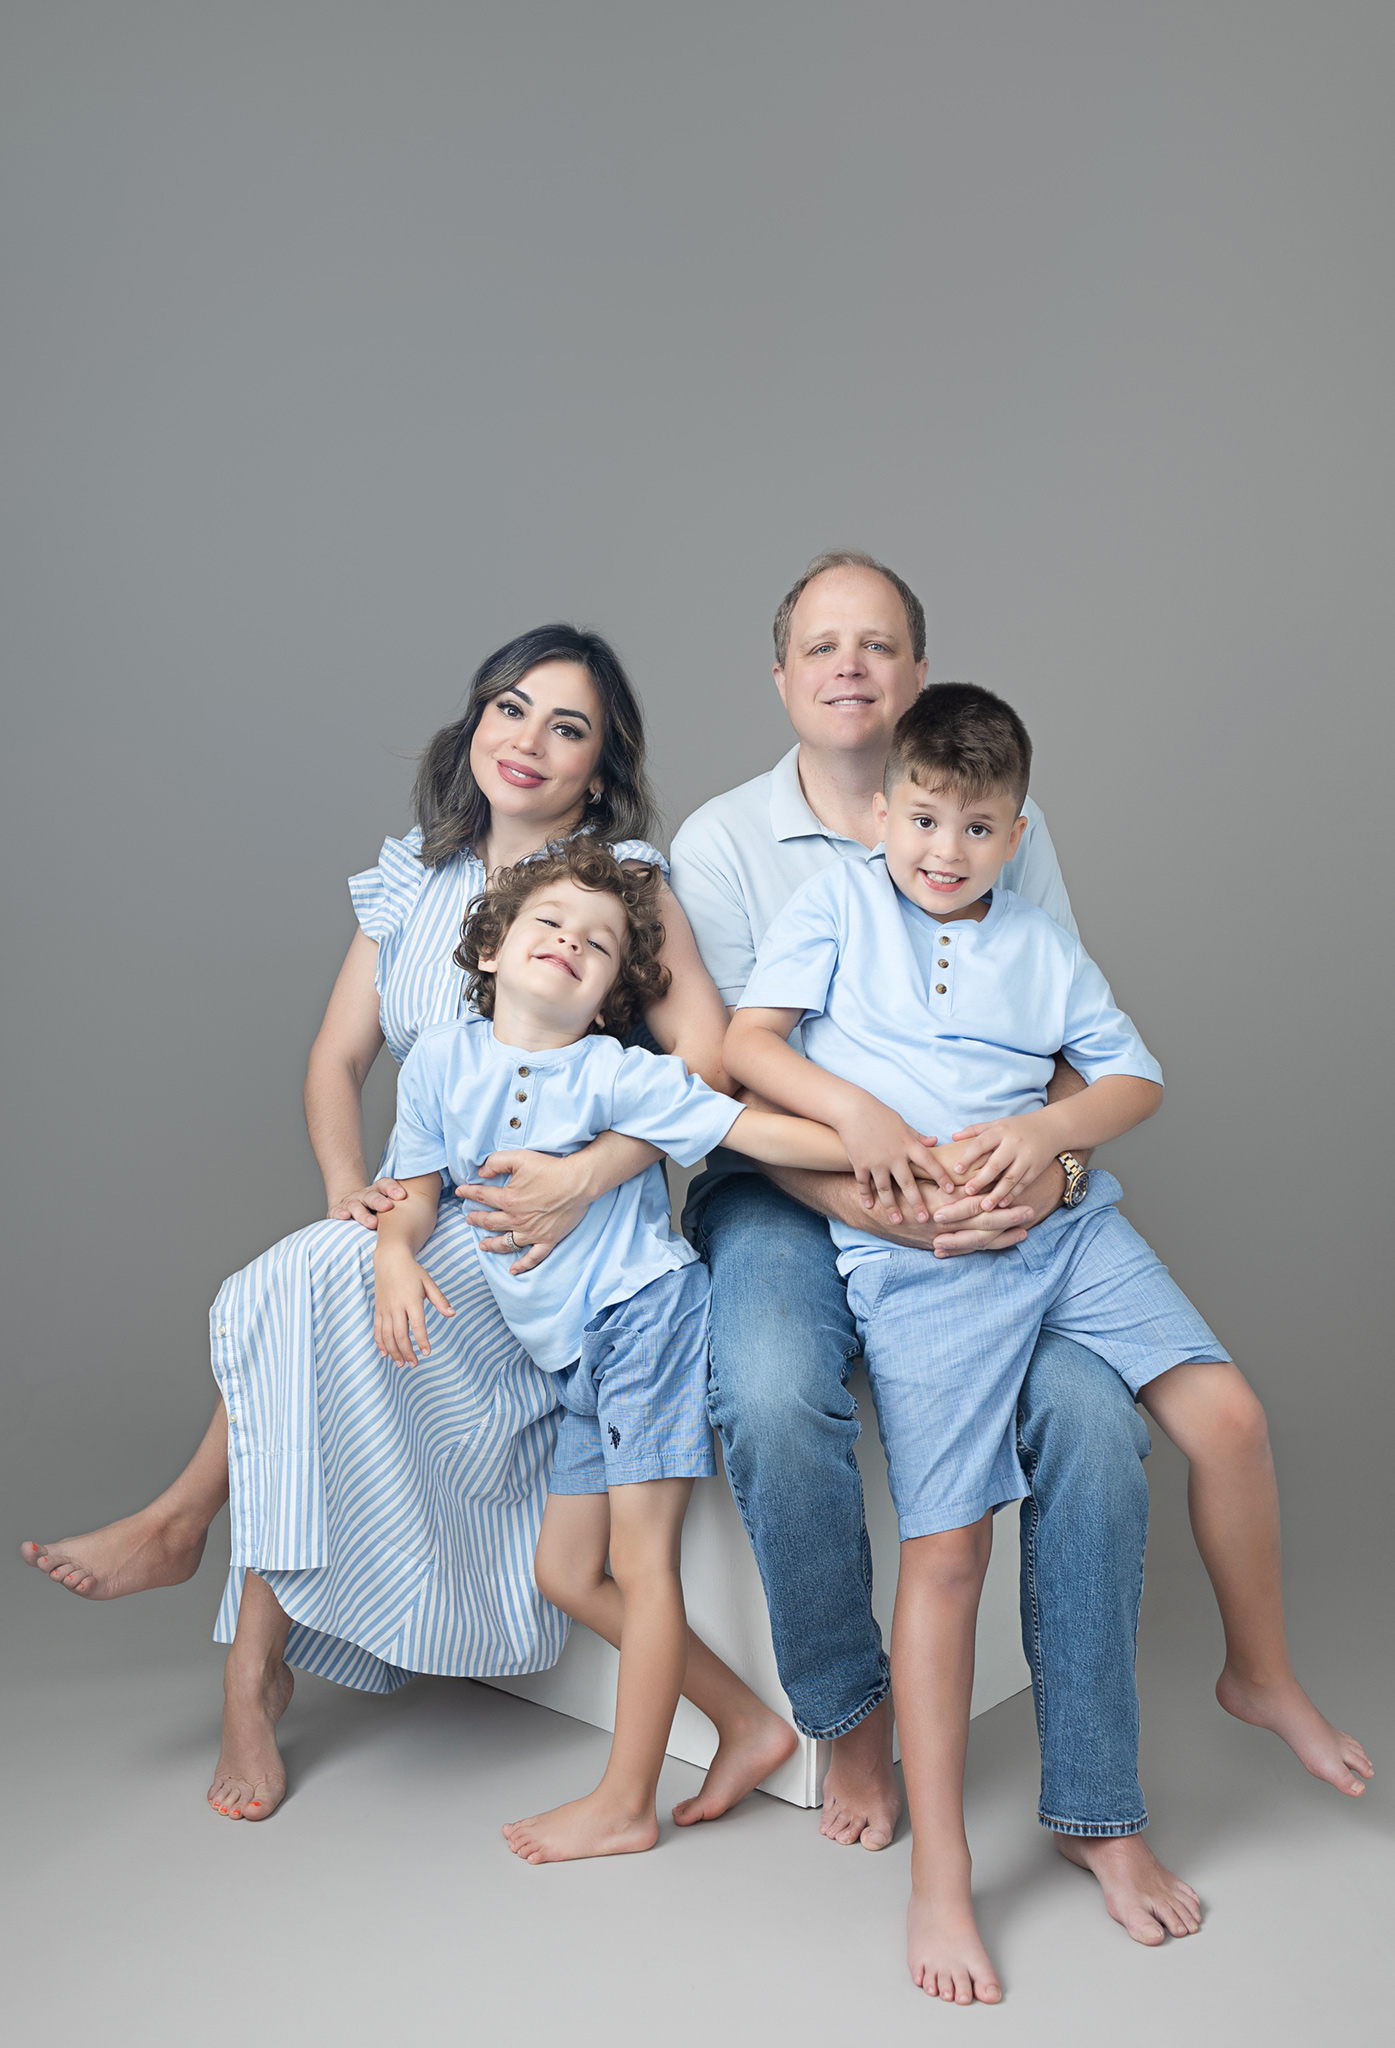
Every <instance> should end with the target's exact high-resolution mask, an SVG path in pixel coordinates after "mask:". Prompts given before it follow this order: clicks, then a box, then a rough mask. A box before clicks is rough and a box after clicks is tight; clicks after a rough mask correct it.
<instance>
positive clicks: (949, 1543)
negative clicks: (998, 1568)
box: [901, 1515, 993, 1600]
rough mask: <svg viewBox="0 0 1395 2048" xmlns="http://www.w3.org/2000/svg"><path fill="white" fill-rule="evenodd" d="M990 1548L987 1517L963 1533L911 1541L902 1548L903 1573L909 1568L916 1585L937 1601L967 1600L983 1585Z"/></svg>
mask: <svg viewBox="0 0 1395 2048" xmlns="http://www.w3.org/2000/svg"><path fill="white" fill-rule="evenodd" d="M992 1548H993V1517H992V1516H991V1515H986V1516H985V1517H984V1518H983V1520H982V1521H981V1522H975V1523H973V1524H972V1525H971V1526H970V1527H968V1528H965V1529H942V1530H940V1531H939V1532H938V1533H937V1534H935V1535H933V1536H913V1537H911V1538H910V1539H909V1540H908V1541H907V1542H906V1543H903V1544H902V1546H901V1551H902V1570H903V1571H905V1570H906V1568H907V1566H909V1567H910V1574H911V1576H912V1577H913V1579H914V1580H915V1582H916V1583H917V1584H918V1585H919V1586H920V1587H921V1588H922V1590H924V1591H926V1592H930V1593H933V1594H934V1595H935V1597H936V1598H937V1599H942V1600H962V1599H967V1598H971V1597H975V1596H976V1595H977V1593H978V1590H979V1588H980V1586H981V1585H982V1584H983V1575H984V1573H985V1572H986V1571H987V1569H988V1558H989V1553H990V1552H991V1551H992Z"/></svg>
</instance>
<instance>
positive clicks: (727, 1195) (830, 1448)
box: [672, 553, 1200, 1946]
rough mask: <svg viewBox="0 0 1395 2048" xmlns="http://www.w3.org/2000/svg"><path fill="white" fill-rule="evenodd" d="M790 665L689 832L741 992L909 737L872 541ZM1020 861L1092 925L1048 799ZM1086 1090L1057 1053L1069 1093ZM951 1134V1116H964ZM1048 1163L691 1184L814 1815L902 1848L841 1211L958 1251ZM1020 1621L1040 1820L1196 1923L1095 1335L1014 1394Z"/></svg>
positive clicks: (796, 624) (1069, 1849)
mask: <svg viewBox="0 0 1395 2048" xmlns="http://www.w3.org/2000/svg"><path fill="white" fill-rule="evenodd" d="M775 656H776V659H775V667H774V675H775V684H776V688H777V689H778V690H779V692H780V697H781V701H782V702H783V704H784V707H785V710H786V712H787V713H788V715H789V719H790V723H791V725H792V726H793V727H794V731H795V735H796V741H797V744H796V745H795V746H794V747H793V748H792V749H791V751H790V752H789V753H788V754H786V755H785V757H784V759H783V760H782V761H780V762H779V763H778V764H777V766H776V767H775V768H774V769H773V770H772V771H771V772H770V773H769V774H766V775H761V776H757V777H756V778H755V780H754V781H752V782H748V783H745V784H743V785H742V786H741V787H740V788H737V789H734V790H731V791H729V792H728V793H727V794H726V795H725V796H720V797H716V798H714V799H713V801H712V802H710V803H708V804H704V805H703V806H702V807H701V809H699V810H698V811H696V812H695V813H694V814H693V816H692V817H691V818H689V819H688V821H687V822H686V824H684V825H683V827H682V828H681V829H680V831H679V833H678V835H677V838H676V839H675V841H674V845H673V873H672V880H673V887H674V890H675V893H676V894H677V896H678V898H679V900H680V902H681V903H682V905H683V908H684V910H685V911H686V913H687V915H688V917H689V919H690V921H691V923H692V926H693V930H694V933H695V935H696V938H697V942H698V946H699V949H700V951H701V952H702V955H703V959H704V960H705V962H706V964H707V967H708V971H709V972H710V973H711V975H712V977H713V979H714V981H715V982H716V983H717V986H718V988H719V989H720V991H721V993H722V996H723V999H724V1001H725V1002H726V1003H727V1005H728V1007H733V1006H734V1005H735V1004H736V1003H737V1002H738V1001H739V999H740V996H741V992H742V990H743V988H744V986H745V983H746V980H747V978H748V976H749V974H750V971H751V968H752V966H753V965H754V962H755V955H756V949H757V948H758V946H759V944H760V941H761V939H762V937H763V936H764V933H765V930H766V928H767V926H768V925H769V923H770V921H771V919H772V918H773V917H774V916H775V914H776V912H777V911H778V910H779V909H781V908H782V907H783V905H784V903H785V902H786V901H787V900H788V898H789V897H790V896H791V895H792V894H793V892H794V891H795V890H796V889H797V888H798V887H799V886H800V884H801V883H802V882H803V881H805V880H806V879H807V878H808V877H809V876H810V875H812V874H815V873H817V872H819V871H820V869H822V868H824V867H826V866H828V865H829V864H830V863H831V862H833V861H837V860H866V859H867V858H868V857H869V855H870V853H871V851H872V849H873V848H874V846H875V845H876V844H877V840H878V836H879V835H878V832H877V829H876V825H875V821H874V817H873V808H872V800H873V798H874V797H875V796H876V794H877V792H878V791H879V790H880V788H881V784H882V771H883V768H884V766H885V762H886V756H887V751H888V748H889V746H890V742H891V735H892V731H893V729H894V727H895V725H896V722H897V720H898V718H899V717H900V716H901V714H902V712H903V711H905V710H906V709H907V708H908V706H909V705H910V704H911V703H912V702H913V701H914V699H915V697H916V695H917V694H918V692H919V691H920V689H921V688H922V686H923V685H924V682H925V677H926V669H927V663H926V656H925V615H924V611H923V609H922V607H921V605H920V602H919V600H918V599H917V598H916V596H915V594H914V592H912V591H911V590H910V589H909V588H908V587H907V585H906V584H905V583H904V582H903V581H902V580H901V578H900V577H899V576H896V575H895V574H894V573H893V572H892V571H891V570H889V569H887V568H885V567H883V565H882V564H880V563H878V562H875V561H873V560H872V559H871V557H870V556H867V555H862V554H855V553H838V554H828V555H821V556H819V557H818V558H817V559H816V560H815V561H814V562H812V563H811V564H810V565H809V568H808V569H807V570H806V571H805V573H804V575H803V576H802V577H801V578H800V580H799V581H798V582H797V583H796V584H795V586H794V588H793V589H792V590H791V591H790V593H789V594H788V596H787V597H786V598H785V600H784V602H783V604H782V605H781V606H780V609H779V611H778V612H777V614H776V618H775ZM1026 811H1027V816H1028V819H1029V821H1030V822H1029V824H1028V828H1027V831H1026V833H1025V834H1024V837H1023V840H1022V843H1021V846H1020V847H1019V850H1018V852H1017V855H1016V857H1015V858H1014V860H1013V861H1012V862H1011V863H1010V865H1009V866H1008V867H1007V869H1006V870H1005V871H1004V880H1005V882H1006V884H1007V886H1008V887H1010V888H1012V889H1014V890H1015V891H1016V892H1017V893H1018V894H1019V895H1021V896H1023V897H1025V898H1026V899H1027V900H1028V901H1029V902H1032V903H1036V904H1039V905H1040V906H1041V908H1043V909H1044V910H1046V911H1047V912H1049V914H1050V915H1051V916H1052V917H1054V918H1055V919H1056V920H1057V921H1058V922H1059V923H1061V924H1064V925H1066V926H1068V927H1069V928H1070V929H1071V930H1072V931H1073V930H1074V928H1075V927H1074V921H1073V919H1072V917H1071V913H1070V904H1069V900H1068V898H1067V896H1066V891H1065V887H1064V884H1063V882H1062V880H1061V875H1060V870H1059V868H1058V866H1057V862H1056V856H1055V852H1054V849H1053V848H1052V845H1051V839H1050V835H1049V834H1048V832H1047V829H1046V825H1045V821H1044V820H1043V818H1042V815H1041V812H1040V811H1039V810H1038V809H1037V807H1036V806H1035V805H1034V804H1033V803H1032V801H1031V799H1030V798H1029V799H1028V800H1027V804H1026ZM1081 1085H1083V1084H1082V1083H1081V1082H1080V1079H1079V1077H1078V1076H1077V1075H1075V1074H1073V1073H1072V1071H1071V1070H1070V1068H1069V1067H1065V1066H1064V1065H1060V1066H1058V1071H1057V1076H1056V1079H1055V1081H1054V1082H1053V1084H1052V1091H1051V1092H1052V1096H1053V1099H1054V1098H1055V1097H1057V1096H1059V1094H1060V1093H1061V1092H1071V1091H1073V1090H1074V1089H1076V1088H1078V1087H1080V1086H1081ZM936 1135H938V1136H941V1137H944V1136H947V1135H948V1134H947V1133H944V1132H941V1133H937V1134H936ZM1065 1179H1066V1169H1065V1167H1064V1166H1063V1165H1061V1164H1060V1163H1059V1162H1058V1163H1054V1164H1053V1165H1052V1166H1051V1167H1050V1168H1049V1169H1048V1171H1047V1173H1046V1174H1045V1175H1044V1176H1043V1177H1042V1179H1041V1180H1040V1181H1038V1182H1036V1183H1034V1184H1033V1185H1032V1186H1031V1187H1029V1188H1027V1189H1025V1190H1023V1196H1024V1199H1023V1201H1022V1203H1021V1204H1020V1206H1017V1207H1014V1208H1013V1209H1010V1210H1000V1211H994V1212H990V1214H989V1215H987V1216H984V1215H978V1214H976V1213H975V1211H976V1206H977V1205H976V1204H974V1203H969V1202H962V1201H961V1202H955V1203H948V1204H947V1203H946V1202H945V1201H944V1198H943V1197H942V1196H941V1195H940V1194H939V1193H938V1191H937V1190H935V1189H926V1191H925V1194H926V1208H927V1211H928V1212H929V1220H928V1221H927V1222H925V1223H917V1221H916V1219H915V1218H913V1217H903V1219H902V1221H901V1223H900V1225H899V1227H896V1226H893V1225H891V1224H889V1223H887V1224H883V1223H880V1222H878V1221H874V1220H873V1218H872V1217H871V1216H869V1215H868V1213H867V1212H866V1211H865V1210H864V1209H863V1208H862V1206H861V1203H860V1201H859V1199H858V1196H857V1191H856V1186H855V1183H854V1182H853V1180H852V1178H851V1176H850V1175H847V1174H823V1173H812V1172H803V1171H796V1170H793V1169H784V1168H774V1167H771V1168H765V1169H758V1170H750V1169H749V1168H748V1167H747V1163H746V1162H744V1161H738V1160H735V1159H734V1158H732V1157H731V1156H730V1155H727V1154H718V1155H715V1156H714V1158H713V1159H712V1160H711V1161H709V1169H708V1172H707V1173H706V1174H705V1175H704V1176H703V1178H702V1179H701V1180H700V1181H699V1182H698V1183H697V1184H696V1185H695V1187H694V1189H693V1193H692V1197H691V1199H690V1202H689V1207H688V1212H687V1215H686V1217H685V1219H684V1221H685V1226H686V1228H687V1229H688V1231H689V1234H690V1235H691V1236H692V1238H693V1241H694V1243H695V1244H696V1245H697V1246H698V1248H699V1250H700V1251H701V1252H702V1254H703V1256H704V1257H705V1258H706V1260H707V1262H708V1265H709V1266H710V1268H711V1272H712V1290H713V1296H712V1388H711V1397H710V1399H711V1409H712V1416H713V1421H714V1423H715V1424H716V1426H717V1428H718V1430H719V1431H720V1433H721V1437H722V1443H723V1448H724V1451H725V1455H726V1466H727V1473H728V1477H729V1479H730V1481H731V1486H732V1491H733V1494H734V1495H735V1498H736V1501H737V1505H738V1507H739V1508H740V1511H741V1514H742V1518H743V1520H744V1522H745V1524H746V1528H747V1531H748V1533H749V1535H750V1538H751V1543H752V1547H753V1549H754V1551H755V1555H756V1560H757V1563H758V1565H759V1567H760V1572H761V1578H762V1581H763V1583H764V1587H765V1593H766V1598H767V1601H768V1603H769V1608H770V1617H771V1628H772V1632H773V1636H774V1642H775V1652H776V1658H777V1661H778V1664H779V1669H780V1675H781V1679H782V1682H783V1684H784V1686H785V1689H786V1691H787V1692H788V1694H789V1696H790V1701H791V1704H792V1706H793V1708H794V1713H795V1719H796V1721H797V1723H798V1725H799V1727H800V1728H801V1729H802V1730H803V1731H804V1733H806V1734H808V1735H811V1736H814V1737H817V1738H819V1739H823V1740H829V1741H831V1742H832V1745H833V1749H832V1760H831V1763H830V1766H829V1771H828V1777H827V1780H826V1783H825V1790H824V1817H823V1821H822V1832H823V1833H824V1834H825V1835H826V1836H828V1837H829V1838H830V1839H832V1840H834V1841H838V1842H843V1843H851V1842H860V1843H861V1844H862V1845H863V1847H864V1848H868V1849H880V1848H884V1847H885V1846H886V1845H887V1843H889V1842H890V1840H891V1838H892V1833H893V1831H894V1828H895V1825H896V1819H897V1815H898V1812H899V1807H900V1801H899V1796H898V1793H897V1790H896V1784H895V1778H894V1775H893V1772H892V1765H891V1733H892V1725H891V1702H890V1698H889V1672H888V1666H887V1659H886V1655H885V1652H884V1650H883V1647H882V1642H881V1636H880V1631H879V1630H878V1628H877V1624H876V1621H875V1620H874V1618H873V1615H872V1609H871V1600H870V1587H871V1555H870V1549H869V1545H868V1541H867V1531H866V1524H865V1520H864V1515H863V1503H862V1487H861V1480H860V1478H859V1475H858V1470H857V1465H856V1462H855V1459H854V1455H853V1446H854V1444H855V1443H856V1441H857V1438H858V1435H859V1433H860V1425H859V1423H858V1420H857V1416H856V1410H855V1405H854V1402H853V1400H852V1397H851V1396H850V1395H849V1393H848V1390H847V1379H848V1375H849V1373H850V1371H851V1369H852V1366H853V1364H854V1362H855V1360H856V1357H857V1353H858V1343H857V1335H856V1330H855V1327H854V1323H853V1318H852V1315H851V1312H850V1310H849V1308H848V1304H847V1298H846V1294H845V1290H844V1284H843V1282H842V1280H841V1279H840V1278H839V1275H838V1271H837V1266H836V1264H835V1252H834V1246H833V1243H832V1241H831V1239H830V1237H829V1233H828V1230H827V1227H826V1224H825V1222H824V1220H823V1219H824V1218H827V1217H836V1218H840V1219H841V1220H843V1221H844V1222H847V1223H854V1224H856V1225H858V1226H859V1227H860V1228H862V1229H871V1230H873V1231H877V1232H879V1234H883V1235H885V1236H887V1237H889V1238H891V1239H893V1241H896V1242H901V1243H905V1244H919V1245H931V1246H933V1248H934V1249H935V1250H936V1251H937V1252H939V1253H940V1254H941V1255H942V1256H945V1257H975V1258H991V1257H993V1256H995V1254H996V1253H997V1252H998V1251H1001V1250H1004V1249H1006V1248H1008V1247H1010V1246H1011V1245H1014V1244H1017V1243H1020V1242H1021V1241H1022V1239H1023V1237H1024V1236H1025V1235H1026V1232H1027V1230H1028V1229H1029V1228H1030V1227H1031V1225H1032V1223H1033V1222H1034V1221H1036V1220H1039V1219H1040V1218H1041V1217H1043V1216H1045V1215H1047V1214H1049V1213H1050V1211H1051V1210H1052V1209H1053V1208H1055V1206H1056V1205H1057V1203H1058V1202H1059V1201H1060V1199H1061V1196H1062V1194H1063V1192H1064V1187H1065ZM1018 1428H1019V1438H1020V1442H1019V1450H1020V1455H1021V1459H1022V1465H1023V1469H1024V1471H1025V1472H1026V1474H1027V1477H1028V1480H1029V1483H1030V1486H1031V1497H1030V1498H1029V1499H1028V1500H1027V1501H1025V1502H1024V1503H1023V1512H1022V1627H1023V1641H1024V1645H1025V1648H1026V1652H1027V1657H1028V1660H1029V1662H1030V1664H1031V1667H1032V1682H1033V1693H1034V1697H1035V1701H1036V1708H1037V1725H1038V1731H1039V1734H1040V1737H1041V1744H1042V1801H1041V1819H1042V1822H1043V1824H1044V1825H1045V1826H1046V1827H1048V1828H1050V1829H1051V1830H1052V1831H1053V1833H1054V1835H1055V1839H1056V1842H1057V1846H1058V1847H1059V1848H1060V1849H1061V1851H1062V1853H1063V1854H1065V1855H1066V1856H1068V1857H1069V1858H1070V1859H1071V1860H1072V1861H1073V1862H1076V1863H1079V1864H1081V1865H1082V1866H1083V1867H1084V1868H1086V1869H1088V1870H1090V1871H1092V1872H1093V1873H1094V1875H1095V1876H1096V1877H1097V1878H1098V1879H1099V1881H1100V1883H1101V1885H1102V1886H1103V1889H1104V1893H1105V1900H1106V1904H1107V1906H1108V1909H1109V1911H1110V1912H1111V1914H1112V1915H1113V1916H1114V1918H1115V1919H1117V1920H1118V1921H1120V1922H1121V1924H1122V1925H1123V1926H1124V1927H1125V1928H1126V1929H1127V1930H1128V1932H1129V1934H1130V1935H1131V1936H1132V1937H1133V1939H1134V1940H1136V1941H1140V1942H1143V1943H1145V1944H1147V1945H1150V1946H1151V1945H1156V1944H1157V1943H1159V1942H1161V1941H1162V1940H1163V1938H1164V1935H1165V1933H1172V1934H1185V1933H1190V1932H1192V1931H1193V1930H1194V1928H1195V1927H1196V1926H1198V1925H1199V1922H1200V1913H1199V1902H1198V1900H1197V1898H1196V1894H1195V1893H1194V1892H1193V1891H1192V1890H1191V1889H1190V1887H1189V1886H1187V1885H1185V1884H1183V1883H1182V1882H1181V1880H1180V1879H1178V1878H1176V1877H1174V1876H1173V1875H1172V1873H1171V1872H1170V1871H1167V1870H1166V1869H1164V1867H1163V1866H1162V1865H1161V1864H1160V1863H1159V1862H1158V1861H1157V1859H1156V1858H1155V1857H1154V1856H1153V1854H1152V1852H1151V1850H1150V1849H1149V1848H1148V1846H1147V1844H1146V1842H1145V1841H1144V1839H1143V1829H1144V1827H1145V1826H1146V1823H1147V1814H1146V1811H1145V1809H1144V1805H1143V1797H1142V1793H1141V1791H1140V1789H1139V1785H1138V1777H1137V1752H1138V1697H1137V1692H1136V1689H1135V1685H1134V1676H1133V1665H1134V1648H1135V1645H1134V1638H1135V1631H1136V1627H1137V1620H1138V1602H1139V1596H1140V1593H1141V1589H1142V1577H1143V1546H1144V1540H1145V1536H1146V1532H1147V1509H1148V1494H1147V1485H1146V1482H1145V1480H1144V1477H1143V1472H1142V1467H1141V1462H1140V1461H1141V1460H1142V1458H1144V1457H1146V1455H1147V1453H1148V1449H1149V1443H1148V1436H1147V1432H1146V1430H1145V1429H1144V1427H1143V1424H1142V1422H1141V1421H1140V1419H1139V1417H1138V1415H1137V1413H1136V1411H1135V1410H1134V1408H1133V1406H1132V1404H1131V1403H1130V1401H1129V1398H1128V1395H1127V1393H1126V1391H1125V1389H1124V1387H1123V1384H1122V1382H1121V1381H1120V1380H1119V1379H1118V1377H1117V1376H1116V1375H1115V1374H1114V1373H1112V1372H1111V1371H1110V1370H1109V1368H1108V1367H1107V1366H1105V1365H1104V1363H1103V1362H1102V1361H1101V1360H1100V1359H1098V1358H1096V1357H1095V1356H1094V1355H1093V1354H1092V1353H1090V1352H1087V1351H1083V1350H1082V1349H1081V1348H1080V1347H1079V1346H1078V1345H1074V1344H1071V1343H1069V1342H1067V1341H1065V1340H1063V1339H1059V1338H1053V1337H1045V1336H1044V1337H1043V1338H1042V1340H1041V1342H1040V1343H1039V1344H1038V1346H1037V1349H1036V1352H1035V1353H1034V1355H1033V1360H1032V1365H1031V1369H1030V1371H1029V1373H1028V1376H1027V1381H1026V1385H1025V1387H1024V1389H1023V1393H1022V1398H1021V1403H1020V1406H1019V1415H1018Z"/></svg>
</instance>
